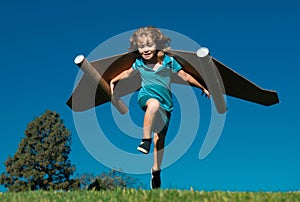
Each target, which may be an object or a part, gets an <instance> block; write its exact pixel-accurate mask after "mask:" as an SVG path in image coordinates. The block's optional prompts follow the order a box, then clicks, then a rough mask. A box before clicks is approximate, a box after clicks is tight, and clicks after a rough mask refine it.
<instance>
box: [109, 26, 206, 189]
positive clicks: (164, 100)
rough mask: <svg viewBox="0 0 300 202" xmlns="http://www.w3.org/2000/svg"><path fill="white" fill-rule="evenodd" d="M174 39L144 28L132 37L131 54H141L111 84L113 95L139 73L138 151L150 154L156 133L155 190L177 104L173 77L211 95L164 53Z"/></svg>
mask: <svg viewBox="0 0 300 202" xmlns="http://www.w3.org/2000/svg"><path fill="white" fill-rule="evenodd" d="M169 43H170V39H169V38H168V37H167V36H165V35H164V34H163V33H162V32H161V31H160V30H159V29H158V28H154V27H143V28H140V29H138V30H136V31H135V32H134V33H133V35H132V36H131V37H130V50H131V51H136V52H137V58H136V60H135V62H134V63H133V65H132V67H131V68H129V69H128V70H125V71H123V72H122V73H120V74H119V75H118V76H116V77H115V78H113V79H112V80H111V81H110V87H111V91H112V92H111V93H112V94H113V90H114V85H115V84H116V83H117V82H118V81H119V80H122V79H125V78H129V77H130V76H131V75H133V74H134V73H136V72H139V73H140V75H141V78H142V87H141V89H140V91H139V94H138V103H139V105H140V107H141V108H142V109H143V110H144V111H145V115H144V125H143V139H142V141H141V143H140V145H139V146H138V148H137V149H138V150H139V151H140V152H142V153H144V154H148V153H149V150H150V146H151V142H152V138H151V134H152V132H153V133H154V141H153V142H154V151H153V154H154V164H153V167H152V169H151V174H152V180H151V188H152V189H155V188H160V185H161V179H160V172H161V170H160V166H161V163H162V159H163V154H164V145H165V136H166V134H167V130H168V126H169V121H170V116H171V112H172V110H173V100H172V93H171V89H170V86H171V73H172V72H173V73H177V74H178V76H179V77H181V78H182V79H183V80H184V81H186V82H189V83H190V84H193V85H195V86H197V87H199V88H200V89H202V91H203V92H204V93H205V94H206V96H207V97H208V98H209V97H210V93H209V92H208V90H207V89H205V88H204V87H203V86H202V85H201V84H200V83H199V82H198V81H196V80H195V79H194V78H193V77H192V76H191V75H189V74H188V73H186V72H185V71H184V70H183V69H182V67H181V65H180V64H179V63H178V62H177V61H176V60H175V59H174V58H173V57H171V56H169V55H167V54H165V53H164V50H166V49H167V48H169Z"/></svg>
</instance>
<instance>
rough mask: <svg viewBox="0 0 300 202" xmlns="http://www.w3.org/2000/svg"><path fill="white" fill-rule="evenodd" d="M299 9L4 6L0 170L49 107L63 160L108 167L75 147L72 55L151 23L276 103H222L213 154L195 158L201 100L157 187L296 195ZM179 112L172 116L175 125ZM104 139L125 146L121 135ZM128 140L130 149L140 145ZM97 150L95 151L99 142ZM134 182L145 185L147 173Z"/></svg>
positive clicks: (290, 1) (291, 1) (190, 4)
mask: <svg viewBox="0 0 300 202" xmlns="http://www.w3.org/2000/svg"><path fill="white" fill-rule="evenodd" d="M298 8H299V3H298V2H297V1H295V0H287V1H284V2H283V1H278V0H275V1H269V0H266V1H258V0H254V1H251V2H241V1H226V2H225V1H191V0H187V1H184V3H180V4H179V3H174V2H173V1H165V2H163V3H162V2H160V3H155V2H151V3H149V2H141V1H130V3H129V2H126V1H122V2H115V1H106V2H105V3H104V4H103V3H101V2H100V1H92V0H87V1H84V2H82V1H81V2H79V1H72V2H71V1H69V2H67V1H57V0H53V1H43V2H41V1H35V0H31V1H27V2H22V1H9V2H5V3H2V4H1V7H0V22H1V28H0V29H1V32H0V36H1V37H0V55H1V56H0V57H1V75H2V78H1V80H0V86H1V94H2V96H1V99H0V104H1V106H2V109H1V115H2V116H1V125H0V131H1V134H0V137H1V142H0V148H1V153H0V172H3V171H4V170H5V167H4V162H5V160H6V159H7V157H8V155H13V154H14V153H15V151H16V150H17V147H18V143H19V142H20V140H21V138H23V137H24V130H25V129H26V126H27V124H28V123H29V122H30V121H32V120H33V119H34V118H35V117H36V116H39V115H41V114H42V113H43V112H44V111H45V110H47V109H51V110H54V111H57V112H58V113H60V114H61V117H62V119H63V120H64V121H65V123H66V126H67V127H68V129H70V130H71V132H72V140H73V146H72V152H71V155H70V157H71V161H72V163H73V164H75V165H76V167H77V172H78V173H84V172H90V173H95V174H98V173H101V172H102V171H107V170H109V168H107V167H105V166H104V165H102V164H101V163H99V162H98V161H97V160H95V158H93V156H92V155H90V154H89V153H88V151H87V150H86V148H85V147H84V146H83V144H82V142H81V141H80V139H79V136H78V134H77V131H76V127H75V124H74V122H73V115H72V111H71V110H70V109H69V108H68V107H67V106H66V104H65V102H66V100H67V99H68V97H69V96H70V94H71V92H72V89H73V85H74V81H75V78H76V76H77V73H78V68H77V67H76V66H75V65H74V64H73V59H74V57H75V56H76V55H77V54H79V53H83V54H85V55H88V54H89V53H90V52H91V51H93V50H94V49H95V48H96V47H97V46H98V45H99V44H101V43H103V42H104V41H106V40H108V39H109V38H111V37H114V36H115V35H118V34H120V33H123V32H127V31H130V30H134V29H137V28H138V27H141V26H147V25H154V26H156V27H159V28H163V29H167V30H172V31H175V32H178V33H181V34H183V35H185V36H187V37H189V38H191V39H192V40H194V41H195V42H197V43H198V44H200V45H202V46H206V47H208V48H209V49H210V50H211V55H212V56H214V57H215V58H217V59H218V60H220V61H222V62H223V63H224V64H226V65H228V66H229V67H231V68H232V69H234V70H235V71H237V72H238V73H240V74H242V75H243V76H245V77H247V78H248V79H250V80H252V81H253V82H255V83H256V84H258V85H260V86H261V87H263V88H266V89H273V90H276V91H277V92H278V94H279V98H280V104H278V105H274V106H272V107H262V106H259V105H256V104H253V103H249V102H246V101H242V100H238V99H234V98H230V97H227V104H228V108H229V111H228V113H227V114H226V121H225V125H224V128H223V131H222V136H221V138H220V140H219V142H218V144H217V145H216V147H215V148H214V150H213V151H212V152H211V153H210V154H209V155H208V156H207V157H206V158H205V159H203V160H200V159H199V158H198V153H199V149H200V147H201V144H202V142H203V140H204V136H205V134H206V132H207V128H208V124H209V118H210V117H209V116H210V114H209V111H208V110H207V109H206V107H209V104H208V103H209V102H208V101H207V100H205V99H204V98H202V97H199V105H201V106H199V107H200V108H201V115H200V117H201V124H200V129H199V131H198V132H197V135H196V138H195V140H194V141H193V143H192V145H191V147H189V149H188V150H187V152H186V153H185V154H184V155H183V156H182V157H181V158H180V159H179V160H177V161H176V162H175V163H174V164H172V165H170V166H168V167H167V168H165V169H164V170H163V175H162V177H163V188H178V189H189V188H190V187H194V189H198V190H237V191H258V190H266V191H290V190H299V189H300V172H299V170H300V157H299V155H300V147H299V143H300V136H299V131H300V130H299V120H300V119H299V117H298V115H299V112H300V110H299V108H298V107H297V106H298V100H299V97H300V96H299V94H298V93H297V92H298V86H299V84H298V80H299V79H298V75H299V73H300V70H299V67H300V62H299V60H298V57H299V53H300V51H299V45H300V40H299V35H300V30H299V28H300V26H299V25H300V22H299V18H300V14H299V12H298V10H299V9H298ZM191 51H194V50H191ZM196 92H199V91H196ZM133 105H134V104H133ZM108 109H109V106H108V105H106V106H101V107H99V108H97V109H96V111H97V113H101V114H103V113H106V114H105V115H109V113H110V110H108ZM132 111H133V112H134V113H135V114H131V116H134V117H139V118H140V119H142V113H141V112H140V111H138V110H132ZM202 112H203V113H202ZM179 115H180V113H178V111H177V112H176V111H174V113H173V117H175V118H174V119H173V122H172V124H173V126H176V124H177V123H178V121H177V118H176V116H179ZM182 118H183V119H190V120H191V121H192V120H193V117H182ZM137 122H138V121H137ZM112 124H113V123H112ZM175 128H176V127H175ZM174 130H175V129H174ZM175 132H176V131H175ZM187 133H188V131H187ZM170 134H171V135H169V136H168V137H169V139H168V140H167V141H168V142H171V141H172V138H174V136H173V137H172V130H171V131H170ZM110 140H111V141H112V142H113V143H114V144H115V145H118V144H119V145H122V144H124V143H123V142H121V141H122V140H121V138H120V139H118V138H111V139H110ZM126 141H127V142H126V145H127V146H128V147H129V146H130V145H133V147H134V148H133V150H134V149H135V147H136V143H138V140H133V141H132V142H130V141H128V140H126ZM98 144H99V147H101V142H99V143H98ZM179 146H180V145H179ZM167 158H168V154H166V156H165V159H167ZM124 166H125V165H124ZM149 169H150V168H149ZM136 177H137V178H139V179H141V180H142V182H143V183H144V184H146V185H148V181H149V174H139V175H136ZM148 188H149V187H148ZM1 190H4V189H3V187H2V188H1Z"/></svg>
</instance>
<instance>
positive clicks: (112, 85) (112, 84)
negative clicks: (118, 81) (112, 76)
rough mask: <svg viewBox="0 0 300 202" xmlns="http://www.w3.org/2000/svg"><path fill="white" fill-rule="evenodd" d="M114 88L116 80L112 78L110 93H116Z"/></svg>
mask: <svg viewBox="0 0 300 202" xmlns="http://www.w3.org/2000/svg"><path fill="white" fill-rule="evenodd" d="M114 88H115V84H114V82H113V81H112V80H111V81H110V93H111V94H112V95H113V94H114Z"/></svg>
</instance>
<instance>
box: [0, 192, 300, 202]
mask: <svg viewBox="0 0 300 202" xmlns="http://www.w3.org/2000/svg"><path fill="white" fill-rule="evenodd" d="M0 201H1V202H2V201H3V202H4V201H9V202H17V201H20V202H27V201H28V202H33V201H40V202H47V201H56V202H60V201H61V202H68V201H70V202H71V201H72V202H73V201H78V202H85V201H88V202H90V201H99V202H100V201H105V202H106V201H111V202H115V201H116V202H126V201H130V202H135V201H136V202H143V201H145V202H148V201H149V202H150V201H153V202H154V201H155V202H158V201H163V202H168V201H171V202H177V201H204V202H221V201H228V202H234V201H259V202H261V201H266V202H269V201H271V202H272V201H278V202H279V201H282V202H296V201H298V202H300V192H291V193H286V192H284V193H282V192H218V191H213V192H203V191H187V190H135V189H119V190H115V191H71V192H57V191H50V192H45V191H36V192H20V193H12V192H6V193H0Z"/></svg>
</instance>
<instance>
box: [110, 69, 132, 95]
mask: <svg viewBox="0 0 300 202" xmlns="http://www.w3.org/2000/svg"><path fill="white" fill-rule="evenodd" d="M134 72H135V70H134V69H132V68H129V69H127V70H125V71H123V72H121V73H120V74H119V75H117V76H116V77H115V78H113V79H112V80H111V81H110V89H111V94H113V93H114V87H115V83H116V82H118V81H120V80H122V79H127V78H129V77H130V76H132V75H133V74H134Z"/></svg>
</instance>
